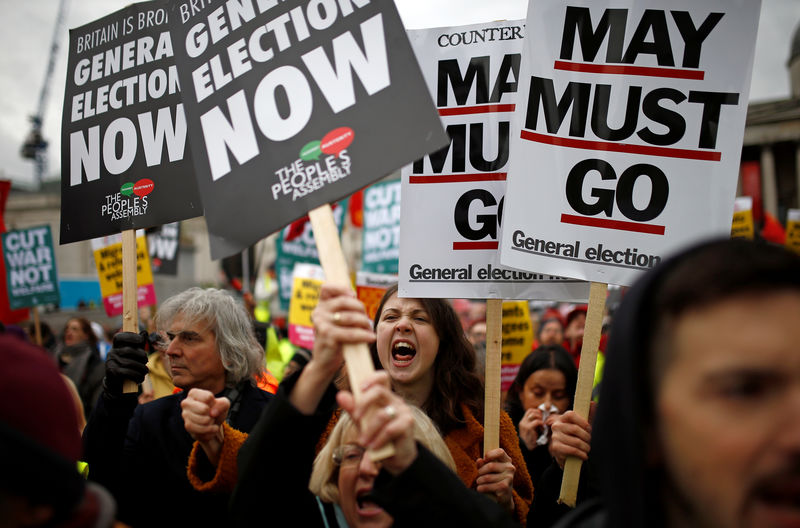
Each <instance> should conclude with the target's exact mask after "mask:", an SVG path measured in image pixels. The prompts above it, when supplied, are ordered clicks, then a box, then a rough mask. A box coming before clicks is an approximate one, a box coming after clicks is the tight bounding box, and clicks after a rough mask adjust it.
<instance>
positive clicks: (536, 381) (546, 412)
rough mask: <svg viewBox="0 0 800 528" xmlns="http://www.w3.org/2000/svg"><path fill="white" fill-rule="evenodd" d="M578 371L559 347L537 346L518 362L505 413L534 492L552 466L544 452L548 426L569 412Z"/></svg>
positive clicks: (546, 450) (548, 437) (547, 452)
mask: <svg viewBox="0 0 800 528" xmlns="http://www.w3.org/2000/svg"><path fill="white" fill-rule="evenodd" d="M577 381H578V370H577V369H576V368H575V363H574V362H573V361H572V358H571V357H570V355H569V353H568V352H567V351H566V350H565V349H564V347H562V346H560V345H545V346H540V347H539V348H537V349H536V350H534V351H533V352H531V353H530V354H528V356H527V357H526V358H525V359H524V360H523V361H522V364H521V365H520V367H519V371H518V372H517V376H516V378H514V382H513V383H512V384H511V387H510V388H509V390H508V395H507V396H506V405H505V407H506V411H507V412H508V414H509V416H511V420H512V421H513V422H514V424H515V425H516V426H517V429H518V431H519V446H520V449H521V450H522V454H523V456H524V457H525V462H526V464H527V466H528V472H529V473H530V475H531V480H532V481H533V485H534V489H536V488H537V484H538V481H539V478H540V477H541V476H542V474H543V473H544V470H545V469H547V467H548V466H549V465H550V464H551V463H552V457H551V456H550V452H549V449H548V444H549V441H550V435H549V433H550V426H551V425H552V424H553V421H554V420H555V419H556V417H557V416H559V415H561V414H563V413H564V412H566V411H568V410H570V409H572V400H573V397H574V395H575V385H576V384H577Z"/></svg>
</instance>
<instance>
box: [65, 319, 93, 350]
mask: <svg viewBox="0 0 800 528" xmlns="http://www.w3.org/2000/svg"><path fill="white" fill-rule="evenodd" d="M88 339H89V336H88V335H87V334H86V332H84V331H83V327H82V326H81V323H80V321H78V320H77V319H70V320H69V321H68V322H67V326H66V327H65V328H64V344H65V345H67V346H70V345H77V344H78V343H81V342H83V341H86V340H88Z"/></svg>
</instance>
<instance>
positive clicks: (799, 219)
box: [786, 209, 800, 254]
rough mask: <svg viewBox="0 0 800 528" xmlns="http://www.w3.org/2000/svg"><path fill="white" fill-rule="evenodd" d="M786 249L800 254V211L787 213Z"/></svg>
mask: <svg viewBox="0 0 800 528" xmlns="http://www.w3.org/2000/svg"><path fill="white" fill-rule="evenodd" d="M786 247H787V248H789V249H791V250H792V251H794V252H795V253H798V254H800V209H789V210H788V211H787V212H786Z"/></svg>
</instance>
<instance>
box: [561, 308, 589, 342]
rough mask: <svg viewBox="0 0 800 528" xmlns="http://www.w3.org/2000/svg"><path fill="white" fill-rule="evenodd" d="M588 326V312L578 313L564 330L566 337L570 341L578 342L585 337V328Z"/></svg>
mask: <svg viewBox="0 0 800 528" xmlns="http://www.w3.org/2000/svg"><path fill="white" fill-rule="evenodd" d="M585 327H586V314H585V313H582V312H581V313H577V314H575V316H574V317H573V318H572V320H571V321H570V322H569V324H568V325H567V328H566V329H565V330H564V337H566V338H567V339H569V340H570V341H573V342H577V341H580V340H582V339H583V330H584V328H585Z"/></svg>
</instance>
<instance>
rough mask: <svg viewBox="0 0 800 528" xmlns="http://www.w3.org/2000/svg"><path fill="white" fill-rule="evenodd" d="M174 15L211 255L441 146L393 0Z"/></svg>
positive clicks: (302, 2)
mask: <svg viewBox="0 0 800 528" xmlns="http://www.w3.org/2000/svg"><path fill="white" fill-rule="evenodd" d="M166 5H167V6H168V7H167V9H168V10H169V14H170V17H169V23H170V25H171V28H172V34H173V35H174V37H175V42H176V43H178V45H177V47H176V49H175V59H176V63H177V65H178V75H179V77H180V80H181V86H183V87H184V93H183V100H184V104H185V106H186V115H187V122H188V126H189V134H190V138H191V142H192V146H193V149H192V154H193V156H194V159H195V167H196V171H197V178H198V182H199V186H200V192H201V195H202V196H203V204H204V206H205V216H206V220H207V224H208V231H209V238H210V242H211V256H212V258H215V259H217V258H221V257H224V256H227V255H230V254H232V253H236V252H239V251H241V250H242V248H244V247H247V246H249V245H250V244H252V243H254V242H255V241H257V240H259V239H261V238H262V237H264V236H266V235H269V234H270V233H273V232H275V231H277V230H279V229H281V228H282V227H283V226H285V225H286V224H288V223H289V222H291V221H293V220H295V219H297V218H300V217H302V216H303V215H305V214H306V213H307V212H308V211H310V210H312V209H314V208H316V207H319V206H321V205H323V204H327V203H332V202H334V201H336V200H338V199H340V198H342V197H344V196H347V195H349V194H351V193H353V192H354V191H356V190H358V189H360V188H362V187H365V186H367V185H368V184H370V183H372V182H374V181H376V180H378V179H380V178H381V177H383V176H385V175H386V174H388V173H390V172H391V171H393V170H395V169H398V168H400V167H401V166H402V165H403V164H405V163H407V162H408V161H409V160H412V159H415V158H418V157H420V156H422V155H424V154H426V153H428V152H431V151H433V150H436V149H437V148H440V147H441V146H442V145H444V144H445V143H446V142H447V137H446V135H445V133H444V130H443V129H442V126H441V123H440V122H439V119H438V116H437V115H436V113H435V110H434V108H433V105H432V102H431V98H430V95H428V93H427V90H426V89H425V85H424V83H423V82H422V79H421V76H420V73H419V67H418V66H417V63H416V61H415V60H414V56H413V53H412V51H411V48H410V46H409V44H408V38H407V37H406V35H405V30H404V28H403V25H402V22H401V21H400V18H399V15H398V14H397V10H396V8H395V6H394V3H393V2H370V1H369V0H339V1H338V2H337V1H335V0H313V1H308V0H289V1H285V2H280V3H278V2H274V1H269V2H264V1H258V2H256V1H254V0H242V1H239V2H225V3H223V4H217V3H209V2H205V3H203V2H188V1H181V0H169V1H168V2H167V4H166Z"/></svg>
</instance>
